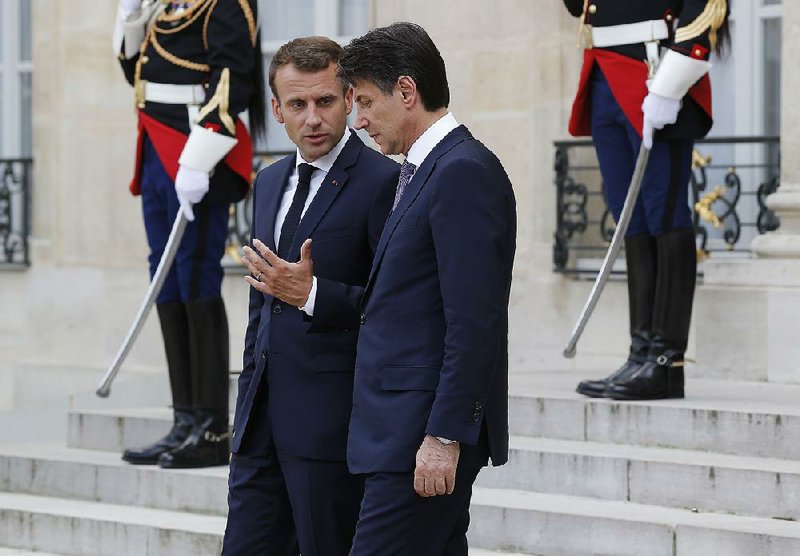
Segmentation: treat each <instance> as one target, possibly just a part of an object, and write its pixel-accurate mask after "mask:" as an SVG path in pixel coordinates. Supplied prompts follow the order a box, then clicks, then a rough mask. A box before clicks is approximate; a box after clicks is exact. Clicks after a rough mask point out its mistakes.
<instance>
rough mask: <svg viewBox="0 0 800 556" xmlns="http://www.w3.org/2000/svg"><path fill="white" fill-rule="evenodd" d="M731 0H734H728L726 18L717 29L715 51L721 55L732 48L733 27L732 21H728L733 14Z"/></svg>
mask: <svg viewBox="0 0 800 556" xmlns="http://www.w3.org/2000/svg"><path fill="white" fill-rule="evenodd" d="M731 2H732V0H728V2H727V6H726V12H725V20H724V21H723V22H722V25H721V26H720V28H719V29H717V44H716V45H715V46H714V52H715V53H716V54H717V55H718V56H720V57H725V56H726V55H727V54H728V53H729V52H730V49H731V29H730V23H728V21H729V19H730V15H731Z"/></svg>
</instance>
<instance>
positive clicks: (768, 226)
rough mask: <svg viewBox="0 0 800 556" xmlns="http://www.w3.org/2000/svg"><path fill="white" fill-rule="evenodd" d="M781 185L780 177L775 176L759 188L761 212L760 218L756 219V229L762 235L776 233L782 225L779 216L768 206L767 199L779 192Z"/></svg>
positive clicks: (757, 195)
mask: <svg viewBox="0 0 800 556" xmlns="http://www.w3.org/2000/svg"><path fill="white" fill-rule="evenodd" d="M779 184H780V181H779V180H778V177H777V176H775V177H773V178H772V179H771V180H769V181H766V182H764V183H762V184H761V185H759V186H758V191H757V192H756V199H757V200H758V209H759V210H758V218H757V219H756V228H758V232H759V233H761V234H765V233H767V232H774V231H775V230H777V229H778V227H779V226H780V225H781V220H780V218H778V215H777V214H775V212H773V211H772V210H770V208H769V207H768V206H767V197H768V196H769V195H772V194H773V193H775V192H776V191H777V190H778V185H779Z"/></svg>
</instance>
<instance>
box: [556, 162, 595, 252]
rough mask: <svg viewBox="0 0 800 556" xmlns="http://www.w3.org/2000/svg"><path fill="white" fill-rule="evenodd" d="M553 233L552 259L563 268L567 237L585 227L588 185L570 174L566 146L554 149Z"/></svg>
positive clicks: (567, 242)
mask: <svg viewBox="0 0 800 556" xmlns="http://www.w3.org/2000/svg"><path fill="white" fill-rule="evenodd" d="M554 168H555V172H556V179H555V183H556V189H557V195H556V203H557V208H556V221H557V227H556V233H555V244H554V246H553V263H554V264H555V266H556V268H564V267H565V266H566V264H567V261H568V259H569V240H570V239H571V238H572V236H573V235H574V234H576V233H580V234H582V233H583V232H585V231H586V227H587V225H588V221H589V217H588V214H587V210H586V204H587V201H588V189H587V187H586V185H585V184H583V183H577V182H575V180H574V179H573V178H572V177H571V176H570V175H569V152H568V149H567V148H562V147H559V148H557V149H556V158H555V165H554Z"/></svg>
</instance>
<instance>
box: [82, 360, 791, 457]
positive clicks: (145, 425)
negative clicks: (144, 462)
mask: <svg viewBox="0 0 800 556" xmlns="http://www.w3.org/2000/svg"><path fill="white" fill-rule="evenodd" d="M580 378H585V377H584V376H583V375H582V374H580V373H577V372H575V371H568V372H559V373H529V374H523V375H511V380H510V388H509V390H510V392H511V397H510V399H509V404H510V405H509V407H510V426H511V433H512V434H514V435H518V436H532V437H546V438H558V439H564V440H588V441H593V442H603V443H613V444H628V445H641V446H651V447H664V448H676V449H683V450H699V451H709V452H719V453H727V454H736V455H745V456H767V457H777V458H785V459H800V404H798V403H797V400H798V399H800V385H792V384H766V383H758V382H737V381H727V380H713V379H691V377H689V379H688V380H687V393H686V395H687V397H686V398H685V399H682V400H657V401H651V402H617V401H612V400H605V399H589V398H584V397H583V396H580V395H579V394H577V393H575V392H574V387H575V385H576V384H577V382H578V380H580ZM170 423H171V412H170V411H169V410H168V409H166V408H163V409H152V408H151V409H148V408H144V409H130V410H114V409H110V410H97V409H94V410H73V411H72V412H70V415H69V426H68V430H69V435H68V445H69V446H71V447H74V448H86V449H93V450H108V451H114V452H119V451H120V450H121V449H122V448H123V447H129V446H138V445H143V444H147V443H150V442H152V441H153V440H155V439H156V438H159V437H160V436H161V435H163V434H164V433H165V432H166V431H167V430H168V429H169V427H170Z"/></svg>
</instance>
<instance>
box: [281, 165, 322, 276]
mask: <svg viewBox="0 0 800 556" xmlns="http://www.w3.org/2000/svg"><path fill="white" fill-rule="evenodd" d="M314 170H316V168H314V167H313V166H312V165H311V164H306V163H303V164H300V165H299V166H298V167H297V176H298V180H297V188H296V189H295V190H294V197H293V198H292V206H290V207H289V212H287V213H286V218H284V219H283V226H281V237H280V240H279V242H278V256H279V257H280V258H281V259H284V260H286V257H287V256H288V255H289V249H290V248H291V247H292V241H294V234H295V232H297V226H298V225H299V224H300V217H301V216H302V215H303V207H305V206H306V199H308V190H309V189H310V188H311V174H313V173H314ZM292 262H296V261H292Z"/></svg>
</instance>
